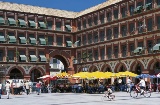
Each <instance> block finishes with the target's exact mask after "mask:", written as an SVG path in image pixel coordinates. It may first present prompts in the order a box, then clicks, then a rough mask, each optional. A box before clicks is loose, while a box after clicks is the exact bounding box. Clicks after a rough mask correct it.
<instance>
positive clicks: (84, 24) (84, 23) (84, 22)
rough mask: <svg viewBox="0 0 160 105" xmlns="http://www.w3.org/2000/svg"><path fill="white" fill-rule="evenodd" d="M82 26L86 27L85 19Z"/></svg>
mask: <svg viewBox="0 0 160 105" xmlns="http://www.w3.org/2000/svg"><path fill="white" fill-rule="evenodd" d="M83 28H84V29H85V28H86V19H84V20H83Z"/></svg>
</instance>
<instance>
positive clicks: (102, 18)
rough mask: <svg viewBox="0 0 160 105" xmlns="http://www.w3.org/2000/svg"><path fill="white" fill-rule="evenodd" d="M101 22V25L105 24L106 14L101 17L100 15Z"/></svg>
mask: <svg viewBox="0 0 160 105" xmlns="http://www.w3.org/2000/svg"><path fill="white" fill-rule="evenodd" d="M100 21H101V24H103V23H104V14H101V15H100Z"/></svg>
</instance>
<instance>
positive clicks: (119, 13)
mask: <svg viewBox="0 0 160 105" xmlns="http://www.w3.org/2000/svg"><path fill="white" fill-rule="evenodd" d="M118 15H119V16H118V19H121V5H118Z"/></svg>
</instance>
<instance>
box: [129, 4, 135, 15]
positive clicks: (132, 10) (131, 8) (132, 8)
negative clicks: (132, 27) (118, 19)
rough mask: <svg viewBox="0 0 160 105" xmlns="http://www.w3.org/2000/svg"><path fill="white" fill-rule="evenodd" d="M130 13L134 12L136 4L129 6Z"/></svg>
mask: <svg viewBox="0 0 160 105" xmlns="http://www.w3.org/2000/svg"><path fill="white" fill-rule="evenodd" d="M129 13H130V15H133V14H134V5H130V6H129Z"/></svg>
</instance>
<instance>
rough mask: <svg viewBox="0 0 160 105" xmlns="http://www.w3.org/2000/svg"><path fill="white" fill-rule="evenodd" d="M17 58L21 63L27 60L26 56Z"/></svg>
mask: <svg viewBox="0 0 160 105" xmlns="http://www.w3.org/2000/svg"><path fill="white" fill-rule="evenodd" d="M19 57H20V60H21V61H26V60H27V57H26V55H20V56H19Z"/></svg>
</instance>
